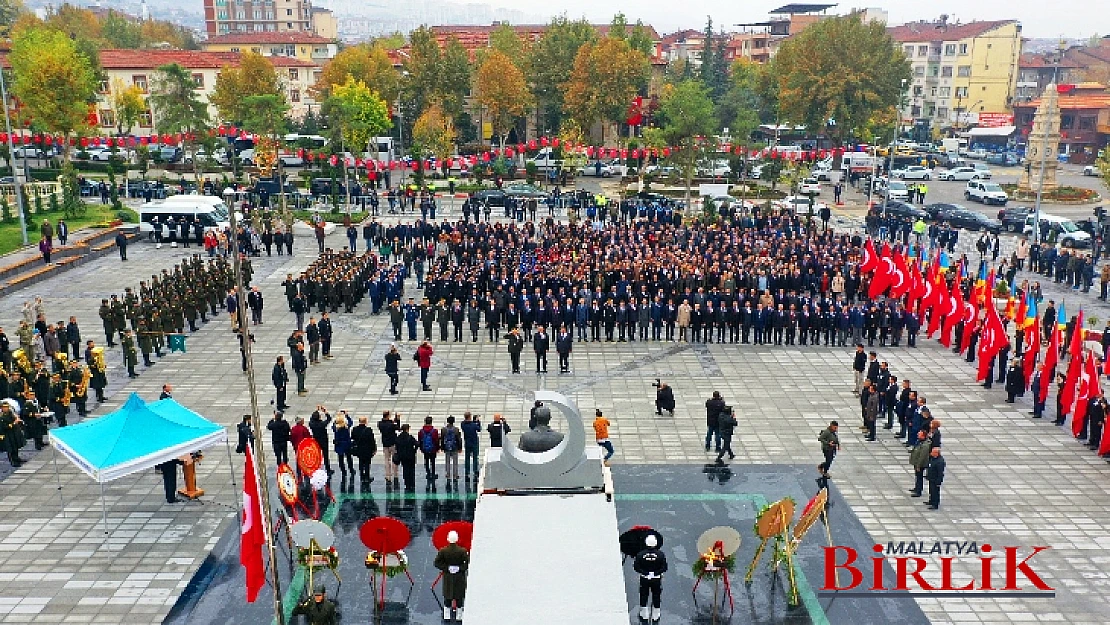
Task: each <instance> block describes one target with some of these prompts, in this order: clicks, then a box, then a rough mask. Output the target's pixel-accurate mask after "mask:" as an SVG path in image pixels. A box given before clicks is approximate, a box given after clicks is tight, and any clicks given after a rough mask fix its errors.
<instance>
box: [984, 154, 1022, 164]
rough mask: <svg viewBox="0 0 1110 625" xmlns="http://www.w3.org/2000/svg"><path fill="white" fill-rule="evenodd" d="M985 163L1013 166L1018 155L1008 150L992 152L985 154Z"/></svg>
mask: <svg viewBox="0 0 1110 625" xmlns="http://www.w3.org/2000/svg"><path fill="white" fill-rule="evenodd" d="M987 164H988V165H1001V166H1003V167H1013V166H1015V165H1017V164H1018V157H1017V156H1015V155H1013V154H1011V153H1009V152H994V153H992V154H991V155H990V156H987Z"/></svg>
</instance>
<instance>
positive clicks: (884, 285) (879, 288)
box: [867, 243, 897, 299]
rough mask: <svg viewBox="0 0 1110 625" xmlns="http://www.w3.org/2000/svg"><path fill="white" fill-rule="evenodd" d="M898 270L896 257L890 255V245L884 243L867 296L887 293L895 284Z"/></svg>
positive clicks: (871, 297) (871, 296)
mask: <svg viewBox="0 0 1110 625" xmlns="http://www.w3.org/2000/svg"><path fill="white" fill-rule="evenodd" d="M896 272H897V268H895V266H894V259H892V258H891V257H890V245H888V244H886V243H884V244H883V251H882V254H881V255H880V258H879V263H878V266H877V267H876V268H875V274H874V275H873V276H871V286H870V287H868V289H867V297H868V298H870V299H875V298H876V297H878V296H880V295H882V294H883V293H885V292H886V290H887V289H888V288H889V287H890V285H891V284H893V282H894V279H895V273H896Z"/></svg>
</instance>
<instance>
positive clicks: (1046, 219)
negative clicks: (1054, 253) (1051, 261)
mask: <svg viewBox="0 0 1110 625" xmlns="http://www.w3.org/2000/svg"><path fill="white" fill-rule="evenodd" d="M1034 218H1035V215H1034V213H1029V216H1028V217H1026V218H1025V229H1024V233H1025V234H1027V235H1030V236H1032V234H1033V221H1034ZM1040 230H1041V232H1042V233H1044V232H1050V231H1053V230H1055V231H1056V242H1057V243H1059V244H1060V247H1090V246H1091V235H1089V234H1087V233H1086V232H1084V231H1082V230H1080V229H1079V226H1077V225H1075V223H1074V222H1073V221H1072V220H1070V219H1066V218H1064V217H1057V216H1056V215H1047V214H1045V213H1041V223H1040Z"/></svg>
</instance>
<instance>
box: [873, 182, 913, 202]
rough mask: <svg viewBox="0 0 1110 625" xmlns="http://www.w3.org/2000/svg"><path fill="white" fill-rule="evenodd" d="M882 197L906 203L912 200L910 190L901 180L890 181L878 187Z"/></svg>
mask: <svg viewBox="0 0 1110 625" xmlns="http://www.w3.org/2000/svg"><path fill="white" fill-rule="evenodd" d="M876 190H877V191H878V193H879V195H881V196H882V197H885V198H888V199H891V200H898V201H901V202H905V201H907V200H909V199H910V188H909V187H907V186H906V183H905V182H902V181H901V180H890V181H887V182H885V183H883V184H880V185H878V186H877V187H876Z"/></svg>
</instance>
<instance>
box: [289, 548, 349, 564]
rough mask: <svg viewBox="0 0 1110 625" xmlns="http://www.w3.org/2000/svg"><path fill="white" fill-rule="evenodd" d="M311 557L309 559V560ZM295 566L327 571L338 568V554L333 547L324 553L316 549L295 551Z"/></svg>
mask: <svg viewBox="0 0 1110 625" xmlns="http://www.w3.org/2000/svg"><path fill="white" fill-rule="evenodd" d="M310 556H311V558H310ZM297 564H298V565H300V566H304V567H312V568H323V567H325V566H326V567H328V568H329V569H336V568H339V552H337V551H336V550H335V547H331V548H330V549H327V550H326V551H320V550H316V549H297Z"/></svg>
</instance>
